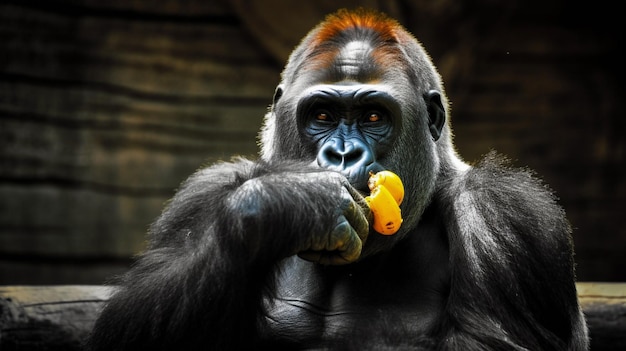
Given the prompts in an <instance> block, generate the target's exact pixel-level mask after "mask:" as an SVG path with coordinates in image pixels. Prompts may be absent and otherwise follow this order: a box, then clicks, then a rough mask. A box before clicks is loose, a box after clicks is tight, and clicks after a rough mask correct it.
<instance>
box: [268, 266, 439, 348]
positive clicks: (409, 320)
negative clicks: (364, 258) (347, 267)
mask: <svg viewBox="0 0 626 351" xmlns="http://www.w3.org/2000/svg"><path fill="white" fill-rule="evenodd" d="M323 273H325V274H323V275H322V274H320V272H318V271H316V270H311V269H308V268H306V267H302V266H301V267H297V266H296V269H293V270H291V269H290V270H287V271H286V272H284V274H283V275H282V276H281V277H280V278H279V284H278V289H277V291H276V294H275V297H274V298H272V299H268V300H267V303H266V308H267V309H266V312H267V314H266V315H265V316H264V317H265V318H264V323H263V326H262V328H261V334H262V335H261V336H262V338H263V339H264V340H265V341H266V342H267V343H268V344H269V345H278V346H283V347H287V348H289V349H315V348H327V347H331V346H333V347H334V346H341V345H346V346H350V348H353V347H354V346H355V345H362V346H366V347H365V348H368V349H369V348H372V347H373V345H380V346H383V344H384V345H387V343H389V342H391V343H394V342H403V341H407V340H408V339H413V340H415V337H419V338H420V339H422V338H423V339H427V335H428V334H429V332H430V330H432V328H433V327H434V321H435V320H437V318H438V317H439V315H440V313H441V312H440V311H441V300H440V299H439V297H437V296H435V295H432V296H431V295H428V294H425V293H423V292H422V291H421V290H419V289H412V288H410V287H409V288H407V287H406V286H404V287H400V286H391V285H389V284H387V285H386V286H385V283H389V282H388V281H387V282H385V281H384V280H382V279H376V278H379V277H370V278H372V279H362V278H361V277H359V275H358V274H354V275H352V274H350V273H349V272H347V271H346V272H342V273H341V274H338V275H333V274H327V273H328V272H323ZM356 349H363V347H357V348H356Z"/></svg>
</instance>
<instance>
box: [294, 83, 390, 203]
mask: <svg viewBox="0 0 626 351" xmlns="http://www.w3.org/2000/svg"><path fill="white" fill-rule="evenodd" d="M401 117H402V112H401V108H400V102H399V101H398V100H397V99H396V98H394V96H393V95H392V94H391V93H390V92H387V91H386V89H385V88H384V87H381V86H377V85H372V84H360V83H353V82H343V83H339V84H320V85H314V86H312V87H310V88H308V89H306V90H304V91H303V92H302V94H300V98H299V100H298V104H297V108H296V120H297V126H298V132H299V134H300V136H301V140H302V142H303V144H304V145H305V148H306V149H307V150H310V152H311V155H312V154H315V163H316V164H317V165H319V166H320V167H323V168H326V169H330V170H334V171H337V172H340V173H341V174H343V175H344V176H345V177H346V178H347V179H348V180H349V181H350V183H351V184H352V185H353V186H354V187H355V188H357V189H358V190H361V191H366V190H367V179H368V178H369V174H370V173H371V172H373V173H376V172H378V171H381V170H383V169H386V167H385V165H381V163H380V160H381V159H382V158H383V157H384V156H385V155H386V154H387V153H388V152H389V150H390V149H391V147H392V144H393V141H394V140H395V132H396V131H397V130H398V129H399V127H400V120H401Z"/></svg>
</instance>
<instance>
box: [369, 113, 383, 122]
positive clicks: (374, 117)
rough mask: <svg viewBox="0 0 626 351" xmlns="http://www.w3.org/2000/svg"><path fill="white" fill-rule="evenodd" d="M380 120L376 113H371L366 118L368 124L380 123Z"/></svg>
mask: <svg viewBox="0 0 626 351" xmlns="http://www.w3.org/2000/svg"><path fill="white" fill-rule="evenodd" d="M380 119H381V117H380V115H379V114H378V113H376V112H372V113H370V114H369V115H368V116H367V121H368V122H378V121H380Z"/></svg>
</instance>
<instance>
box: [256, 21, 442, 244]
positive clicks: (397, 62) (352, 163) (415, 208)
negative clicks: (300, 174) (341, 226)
mask: <svg viewBox="0 0 626 351" xmlns="http://www.w3.org/2000/svg"><path fill="white" fill-rule="evenodd" d="M333 25H336V26H335V27H333ZM333 25H331V26H330V27H332V28H331V29H332V30H329V29H328V28H325V29H321V30H320V31H315V30H314V31H313V32H311V34H310V35H309V36H308V37H307V38H305V39H304V40H303V42H302V43H301V44H300V46H299V47H298V48H296V50H294V52H293V53H292V55H291V57H290V60H289V62H288V64H287V66H286V67H285V70H284V71H283V76H282V81H281V84H280V85H279V86H278V88H277V90H276V93H275V95H274V101H273V105H272V109H271V110H270V112H269V113H268V115H267V116H266V120H265V126H264V129H263V131H262V156H263V158H265V159H267V160H299V161H304V162H305V163H310V164H314V165H316V166H318V167H322V168H325V169H330V170H334V171H337V172H339V173H341V174H343V175H344V176H345V177H346V178H347V179H348V180H349V182H350V183H351V184H352V186H353V187H354V188H356V189H357V190H359V191H361V192H363V194H364V195H367V194H368V189H367V179H368V177H369V174H370V172H374V173H376V172H378V171H381V170H390V171H392V172H394V173H397V174H398V175H399V176H400V178H401V179H402V181H403V183H404V185H405V190H406V192H405V201H404V202H403V203H402V206H401V207H402V212H403V213H404V214H407V216H406V217H405V218H404V223H403V226H402V227H403V229H401V232H402V231H407V230H410V229H411V228H412V227H414V226H415V225H416V224H417V221H418V220H419V218H420V216H421V214H422V212H423V211H424V209H425V208H426V206H427V204H428V203H429V201H430V198H431V196H432V194H433V192H434V191H435V182H436V178H437V174H438V172H439V163H440V162H439V156H438V154H437V147H436V141H437V139H438V138H439V136H440V134H441V131H442V128H443V127H444V121H445V109H444V107H443V104H442V99H441V96H440V93H439V92H438V91H437V89H439V88H440V86H439V83H438V81H437V79H436V78H434V77H438V76H437V74H436V71H435V70H434V67H432V65H431V64H430V61H429V58H428V57H427V55H426V54H425V53H424V52H423V50H422V49H421V46H420V45H419V43H418V42H417V41H416V40H415V39H414V38H413V37H411V36H410V35H408V34H407V33H406V32H404V31H403V30H402V29H401V28H400V27H399V26H397V24H396V23H395V22H390V23H388V26H387V27H386V26H380V27H376V28H368V27H367V26H365V27H363V26H361V27H359V28H358V29H356V27H353V25H352V24H351V23H344V22H342V23H336V24H333ZM400 236H401V235H400Z"/></svg>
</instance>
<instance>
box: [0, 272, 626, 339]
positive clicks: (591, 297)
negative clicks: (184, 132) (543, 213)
mask: <svg viewBox="0 0 626 351" xmlns="http://www.w3.org/2000/svg"><path fill="white" fill-rule="evenodd" d="M577 288H578V295H579V299H580V303H581V305H582V307H583V310H584V312H585V316H586V318H587V324H588V325H589V332H590V336H591V345H592V350H593V351H601V350H626V283H578V284H577ZM114 291H115V288H114V287H107V286H84V285H62V286H0V350H3V351H10V350H69V351H71V350H82V349H83V348H82V343H83V342H84V340H85V338H86V337H87V335H88V333H89V331H90V330H91V328H92V327H93V324H94V322H95V319H96V317H97V316H98V313H99V312H100V310H101V309H102V307H103V306H104V303H106V301H107V300H108V298H109V297H110V296H111V295H112V294H113V292H114Z"/></svg>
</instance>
